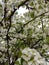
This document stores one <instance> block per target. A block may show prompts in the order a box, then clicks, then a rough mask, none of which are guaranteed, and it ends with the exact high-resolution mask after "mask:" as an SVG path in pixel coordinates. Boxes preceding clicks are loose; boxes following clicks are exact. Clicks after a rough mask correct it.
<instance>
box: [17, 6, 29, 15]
mask: <svg viewBox="0 0 49 65" xmlns="http://www.w3.org/2000/svg"><path fill="white" fill-rule="evenodd" d="M17 12H18V15H22V16H23V14H24V13H26V12H28V9H26V7H20V8H19V10H17Z"/></svg>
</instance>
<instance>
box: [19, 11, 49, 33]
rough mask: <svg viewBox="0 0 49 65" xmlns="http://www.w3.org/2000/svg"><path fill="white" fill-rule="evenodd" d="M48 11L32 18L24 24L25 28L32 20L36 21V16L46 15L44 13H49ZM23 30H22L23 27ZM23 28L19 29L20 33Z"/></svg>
mask: <svg viewBox="0 0 49 65" xmlns="http://www.w3.org/2000/svg"><path fill="white" fill-rule="evenodd" d="M48 12H49V11H47V12H44V13H42V14H40V15H38V16H36V17H34V18H33V19H31V20H30V21H28V22H27V23H25V24H24V25H23V28H24V27H25V26H26V25H28V24H29V23H30V22H32V21H34V20H35V19H36V18H38V17H40V16H42V15H44V14H46V13H48ZM21 30H22V28H21ZM21 30H19V31H18V33H20V32H21Z"/></svg>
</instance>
